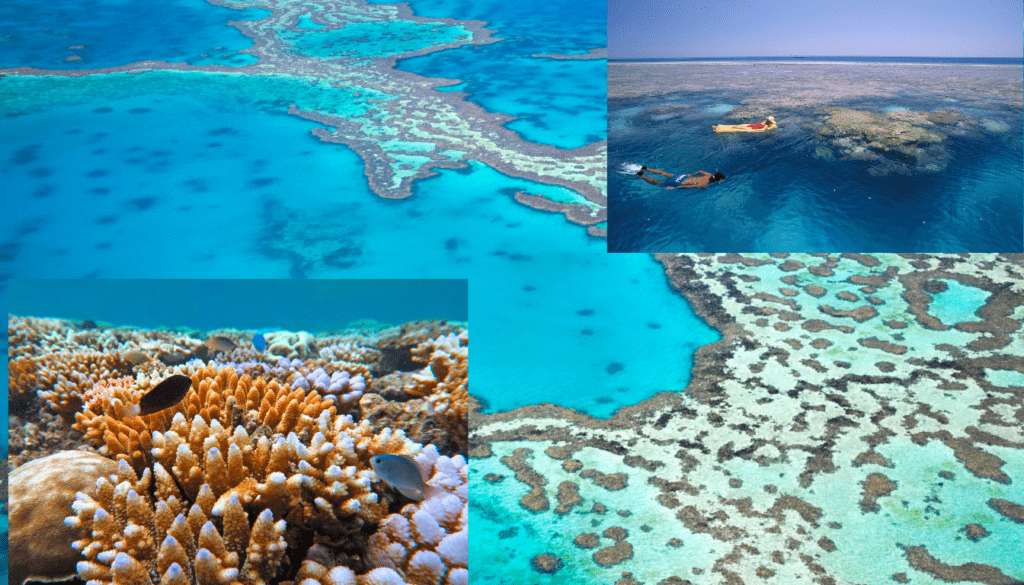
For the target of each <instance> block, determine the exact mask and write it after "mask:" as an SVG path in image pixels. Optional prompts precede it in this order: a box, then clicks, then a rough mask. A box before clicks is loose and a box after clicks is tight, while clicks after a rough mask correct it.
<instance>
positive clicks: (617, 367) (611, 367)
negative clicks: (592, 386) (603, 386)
mask: <svg viewBox="0 0 1024 585" xmlns="http://www.w3.org/2000/svg"><path fill="white" fill-rule="evenodd" d="M625 367H626V366H624V365H622V364H620V363H619V362H612V363H610V364H608V365H607V366H605V368H604V371H606V372H608V373H609V374H617V373H619V372H621V371H622V370H623V369H625Z"/></svg>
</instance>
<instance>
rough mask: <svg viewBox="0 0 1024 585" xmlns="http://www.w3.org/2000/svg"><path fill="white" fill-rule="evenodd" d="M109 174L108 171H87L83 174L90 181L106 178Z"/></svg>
mask: <svg viewBox="0 0 1024 585" xmlns="http://www.w3.org/2000/svg"><path fill="white" fill-rule="evenodd" d="M109 174H110V171H108V170H107V169H96V170H93V171H89V172H88V173H86V174H85V176H86V177H89V178H90V179H98V178H100V177H106V176H107V175H109Z"/></svg>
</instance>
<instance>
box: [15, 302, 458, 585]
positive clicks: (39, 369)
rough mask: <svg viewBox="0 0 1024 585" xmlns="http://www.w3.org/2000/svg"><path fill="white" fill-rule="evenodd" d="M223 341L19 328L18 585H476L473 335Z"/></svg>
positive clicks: (225, 337)
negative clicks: (472, 581)
mask: <svg viewBox="0 0 1024 585" xmlns="http://www.w3.org/2000/svg"><path fill="white" fill-rule="evenodd" d="M214 334H215V335H214V336H212V337H211V338H210V339H212V340H213V342H209V341H207V342H204V340H203V339H196V338H193V337H190V336H189V335H186V334H183V333H178V332H172V331H167V330H159V331H147V330H140V329H130V328H107V327H98V326H96V324H95V323H73V322H69V321H62V320H56V319H36V318H31V317H14V316H11V317H10V320H9V323H8V336H9V343H10V345H9V366H8V367H9V370H8V371H9V384H10V401H11V413H12V417H16V418H12V425H11V439H10V465H11V467H12V469H13V471H12V473H11V476H10V484H11V502H10V513H11V516H12V525H13V531H12V532H11V535H10V555H11V557H10V558H11V570H12V572H11V575H10V578H11V582H12V583H22V582H24V581H25V580H61V579H68V578H71V577H74V576H76V575H77V576H78V577H79V578H81V579H84V580H86V581H88V582H89V583H95V584H99V583H111V584H113V583H117V584H143V583H164V584H180V585H185V584H188V583H224V584H229V583H241V584H245V585H258V584H263V583H270V582H274V583H280V582H292V583H299V582H302V583H304V584H307V585H308V584H311V583H323V584H339V585H340V584H359V585H370V584H374V585H377V584H404V583H409V584H414V585H416V584H422V583H446V584H452V585H454V584H460V583H461V584H465V583H467V582H468V570H467V545H468V541H467V530H468V528H467V524H468V516H467V511H466V502H467V498H468V495H467V486H466V482H467V473H468V468H467V465H466V459H465V454H464V451H465V448H466V444H467V441H466V428H467V424H466V408H467V406H466V402H467V399H468V394H467V385H468V354H469V332H468V329H467V328H466V327H465V326H463V325H457V324H449V323H445V322H417V323H410V324H407V325H405V326H402V327H393V328H383V329H380V330H378V331H377V332H375V333H372V334H371V335H370V336H366V335H360V334H354V333H346V334H324V335H313V334H309V333H306V332H287V331H278V332H274V333H268V334H266V335H265V336H263V337H265V339H263V337H259V336H257V337H256V338H255V341H256V343H255V346H254V344H253V340H254V336H253V332H239V331H231V330H221V331H216V332H214ZM258 347H261V349H256V348H258ZM168 380H170V381H171V383H170V384H168V382H167V381H168ZM186 382H188V383H186ZM186 388H187V391H184V390H183V389H186ZM154 396H155V397H157V398H153V397H154ZM140 404H141V406H140ZM147 413H148V414H147ZM394 456H401V457H402V458H403V461H408V462H409V464H410V465H411V466H412V468H411V469H409V468H406V469H404V470H403V473H404V476H403V477H401V478H400V480H399V479H396V478H395V477H393V474H389V473H384V475H385V476H386V477H381V476H380V475H378V474H377V473H375V472H374V470H373V468H372V466H371V459H373V458H375V457H394ZM413 473H416V474H420V476H419V477H418V478H413V477H412V474H413ZM396 481H397V482H398V483H400V484H401V485H414V486H416V487H417V495H418V496H419V497H418V498H416V499H415V500H414V499H410V498H409V497H406V496H404V495H402V493H401V492H400V491H398V490H396V489H395V487H394V483H395V482H396ZM410 482H412V483H410ZM416 482H418V483H416Z"/></svg>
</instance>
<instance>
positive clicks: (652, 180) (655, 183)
mask: <svg viewBox="0 0 1024 585" xmlns="http://www.w3.org/2000/svg"><path fill="white" fill-rule="evenodd" d="M636 176H638V177H640V178H641V179H643V180H645V181H647V182H648V183H650V184H652V185H661V182H659V181H657V180H655V179H653V178H651V177H647V176H644V174H643V171H640V172H639V173H637V174H636Z"/></svg>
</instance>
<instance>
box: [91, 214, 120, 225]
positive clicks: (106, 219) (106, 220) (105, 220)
mask: <svg viewBox="0 0 1024 585" xmlns="http://www.w3.org/2000/svg"><path fill="white" fill-rule="evenodd" d="M116 221H117V216H116V215H104V216H103V217H97V218H96V223H101V224H104V225H109V224H112V223H114V222H116Z"/></svg>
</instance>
